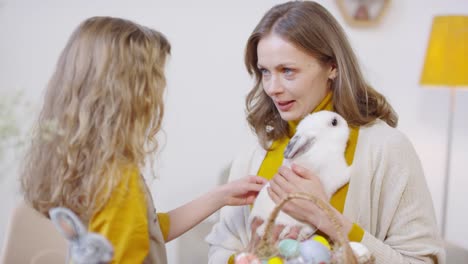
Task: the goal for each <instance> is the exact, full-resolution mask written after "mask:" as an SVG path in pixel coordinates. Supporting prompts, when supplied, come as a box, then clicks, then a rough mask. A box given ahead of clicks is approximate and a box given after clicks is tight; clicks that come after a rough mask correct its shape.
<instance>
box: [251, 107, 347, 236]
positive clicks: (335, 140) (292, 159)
mask: <svg viewBox="0 0 468 264" xmlns="http://www.w3.org/2000/svg"><path fill="white" fill-rule="evenodd" d="M334 119H335V120H336V126H333V123H334V122H333V120H334ZM348 136H349V128H348V124H347V122H346V120H344V119H343V117H341V116H340V115H339V114H337V113H334V112H330V111H320V112H316V113H314V114H310V115H308V116H306V117H305V118H304V119H303V120H302V121H301V122H300V123H299V125H298V126H297V129H296V134H295V135H294V137H293V138H292V139H291V140H290V142H289V145H288V146H287V148H286V150H285V159H284V161H283V165H286V166H289V165H290V164H291V163H295V164H297V165H300V166H303V167H305V168H307V169H309V170H311V171H313V172H314V173H315V175H317V176H318V177H319V178H320V181H321V182H322V185H323V187H324V189H325V193H326V195H327V198H328V199H330V197H331V196H332V195H333V194H334V193H335V192H336V191H337V190H338V189H339V188H341V187H342V186H343V185H345V184H346V183H347V182H348V181H349V167H348V166H347V163H346V160H345V157H344V153H345V149H346V143H347V141H348ZM268 186H269V184H267V185H265V187H263V189H262V190H261V191H260V193H259V195H258V197H257V199H256V201H255V203H254V206H253V209H252V211H251V213H250V216H249V222H250V223H252V220H253V218H254V217H259V218H261V219H263V220H264V224H262V225H261V226H260V227H259V228H258V229H257V233H258V234H259V235H260V236H262V235H263V233H264V229H265V223H266V221H267V219H268V217H269V216H270V214H271V212H272V211H273V209H274V207H275V203H274V202H273V200H271V198H270V196H269V194H268V191H267V187H268ZM276 224H282V225H285V229H284V231H283V233H282V234H281V236H280V238H283V237H284V235H286V234H287V233H289V231H290V228H291V227H293V226H299V227H302V229H301V233H300V237H299V238H300V239H304V238H307V237H309V236H310V235H312V234H313V233H314V232H315V228H312V227H310V226H308V225H306V224H303V223H300V222H298V221H297V220H295V219H294V218H292V217H291V216H289V215H287V214H285V213H283V212H280V213H279V214H278V217H277V218H276Z"/></svg>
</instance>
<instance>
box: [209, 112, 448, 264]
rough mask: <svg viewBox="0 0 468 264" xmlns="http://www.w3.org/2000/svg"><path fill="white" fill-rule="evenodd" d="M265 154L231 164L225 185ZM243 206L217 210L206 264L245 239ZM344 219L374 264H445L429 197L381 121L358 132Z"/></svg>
mask: <svg viewBox="0 0 468 264" xmlns="http://www.w3.org/2000/svg"><path fill="white" fill-rule="evenodd" d="M265 154H266V151H265V150H264V149H262V148H261V147H260V146H256V147H255V148H254V149H253V150H251V151H250V152H248V153H247V154H244V155H241V156H239V157H238V158H237V159H236V160H234V162H233V164H232V168H231V171H230V176H229V180H230V181H231V180H235V179H238V178H240V177H243V176H246V175H255V174H256V173H257V171H258V169H259V167H260V165H261V163H262V161H263V159H264V157H265ZM249 212H250V209H249V207H248V206H238V207H233V206H227V207H224V208H223V209H221V214H220V220H219V222H218V223H217V224H215V226H214V227H213V229H212V230H211V232H210V234H208V236H207V237H206V241H207V242H208V243H209V244H210V249H209V263H210V264H224V263H227V260H228V259H229V257H230V256H231V255H232V254H234V253H237V252H239V251H242V250H243V249H244V248H245V247H246V246H247V244H248V241H249V239H250V228H249V226H248V217H249ZM344 215H345V216H346V217H347V218H348V219H349V220H351V221H352V222H355V223H358V224H359V225H360V226H361V227H362V228H363V229H364V230H365V234H364V237H363V239H362V241H361V243H363V244H364V245H366V246H367V247H368V248H369V249H370V250H371V252H372V253H373V254H374V256H375V257H376V264H381V263H382V264H383V263H389V264H396V263H445V250H444V247H443V243H442V240H441V239H440V237H439V234H438V230H437V225H436V221H435V216H434V208H433V204H432V199H431V195H430V193H429V191H428V188H427V184H426V180H425V178H424V174H423V171H422V168H421V164H420V161H419V159H418V157H417V155H416V152H415V150H414V148H413V146H412V144H411V143H410V142H409V140H408V139H407V138H406V137H405V136H404V135H403V134H402V133H401V132H399V131H398V130H397V129H394V128H391V127H389V126H388V125H387V124H386V123H385V122H383V121H380V120H378V121H376V122H374V124H372V125H370V126H366V127H361V128H360V131H359V138H358V143H357V146H356V152H355V154H354V161H353V164H352V172H351V180H350V183H349V189H348V194H347V196H346V202H345V208H344Z"/></svg>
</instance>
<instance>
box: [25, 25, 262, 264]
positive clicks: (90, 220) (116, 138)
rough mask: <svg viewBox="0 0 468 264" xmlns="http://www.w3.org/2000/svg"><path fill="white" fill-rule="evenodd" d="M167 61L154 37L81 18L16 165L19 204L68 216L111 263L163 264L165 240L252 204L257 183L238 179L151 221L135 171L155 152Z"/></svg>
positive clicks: (161, 40) (164, 45) (162, 43)
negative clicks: (20, 165) (96, 239)
mask: <svg viewBox="0 0 468 264" xmlns="http://www.w3.org/2000/svg"><path fill="white" fill-rule="evenodd" d="M169 54H170V44H169V42H168V41H167V39H166V38H165V37H164V36H163V35H162V34H161V33H159V32H157V31H155V30H152V29H150V28H147V27H144V26H141V25H138V24H136V23H133V22H131V21H127V20H124V19H119V18H112V17H93V18H90V19H87V20H85V21H84V22H83V23H81V25H80V26H79V27H78V28H77V29H76V30H75V32H74V33H73V34H72V36H71V37H70V39H69V41H68V43H67V45H66V47H65V49H64V50H63V52H62V54H61V56H60V58H59V61H58V64H57V69H56V70H55V72H54V74H53V76H52V78H51V80H50V82H49V84H48V87H47V92H46V94H45V100H44V106H43V109H42V112H41V114H40V117H39V120H38V124H37V128H36V132H35V135H34V136H33V140H32V144H31V147H30V150H29V152H28V156H27V158H26V160H25V166H24V171H23V173H22V175H21V184H22V190H23V192H24V197H25V199H26V201H27V202H28V203H30V204H31V205H32V206H33V207H34V208H35V209H36V210H38V211H39V212H41V213H42V214H44V215H46V216H48V211H49V209H50V208H52V207H58V206H63V207H67V208H69V209H71V210H72V211H74V212H75V213H76V214H77V215H78V216H79V217H80V219H81V220H82V221H83V222H84V223H85V224H87V226H88V229H89V230H90V231H92V232H98V233H100V234H102V235H104V236H105V237H106V238H108V239H109V241H110V242H111V243H112V245H113V247H114V252H115V254H114V259H113V263H158V264H161V263H167V260H166V251H165V246H164V243H165V242H166V241H170V240H172V239H174V238H176V237H178V236H180V235H181V234H183V233H184V232H186V231H187V230H189V229H190V228H192V227H193V226H195V225H196V224H197V223H199V222H200V221H202V220H203V219H205V218H206V217H208V216H209V215H210V214H212V213H213V212H215V211H216V210H218V209H219V208H221V207H222V206H224V205H245V204H250V203H252V201H253V199H254V198H255V195H256V194H257V193H258V191H259V190H260V189H261V187H262V185H263V183H264V180H262V179H261V178H259V177H253V176H252V177H246V178H243V179H241V180H239V181H236V182H232V183H230V184H227V185H223V186H220V187H218V188H216V189H214V190H212V191H211V192H209V193H207V194H205V195H203V196H201V197H199V198H198V199H196V200H194V201H192V202H190V203H188V204H186V205H184V206H182V207H180V208H177V209H175V210H172V211H170V212H169V213H167V214H158V215H156V213H155V209H154V206H153V203H152V200H151V195H150V192H149V191H148V189H147V188H146V185H145V182H144V180H143V178H142V176H141V174H140V170H139V168H141V167H143V166H144V160H145V157H146V155H148V154H152V153H154V152H155V150H156V148H157V142H156V140H155V135H156V134H157V132H158V131H159V129H160V126H161V121H162V117H163V113H164V105H163V100H162V97H163V92H164V87H165V84H166V82H165V76H164V65H165V61H166V57H167V55H169ZM51 128H52V131H51Z"/></svg>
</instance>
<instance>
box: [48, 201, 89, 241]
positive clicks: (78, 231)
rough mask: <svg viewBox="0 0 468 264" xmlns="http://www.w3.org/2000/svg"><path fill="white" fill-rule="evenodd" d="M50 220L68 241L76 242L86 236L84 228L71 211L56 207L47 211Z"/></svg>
mask: <svg viewBox="0 0 468 264" xmlns="http://www.w3.org/2000/svg"><path fill="white" fill-rule="evenodd" d="M49 215H50V219H51V220H52V222H53V223H54V225H55V227H56V228H57V229H58V230H59V231H60V233H62V235H63V236H65V238H66V239H68V240H72V241H73V240H77V239H78V238H79V237H81V236H83V235H85V234H86V228H85V227H84V225H83V224H82V223H81V221H80V219H79V218H78V217H77V216H76V215H75V213H73V212H72V211H71V210H69V209H67V208H63V207H56V208H52V209H50V210H49Z"/></svg>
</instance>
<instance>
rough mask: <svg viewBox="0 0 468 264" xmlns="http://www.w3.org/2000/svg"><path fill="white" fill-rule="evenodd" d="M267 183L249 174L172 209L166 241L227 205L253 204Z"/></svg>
mask: <svg viewBox="0 0 468 264" xmlns="http://www.w3.org/2000/svg"><path fill="white" fill-rule="evenodd" d="M265 183H266V180H265V179H264V178H261V177H259V176H247V177H244V178H242V179H239V180H236V181H232V182H229V183H226V184H224V185H221V186H218V187H216V188H214V189H213V190H211V191H209V192H207V193H205V194H203V195H202V196H200V197H198V198H196V199H195V200H193V201H191V202H188V203H186V204H185V205H182V206H180V207H178V208H176V209H174V210H172V211H170V212H169V213H168V214H169V218H170V228H169V234H168V236H167V239H166V242H169V241H171V240H172V239H174V238H177V237H179V236H180V235H182V234H183V233H185V232H187V231H188V230H190V229H191V228H192V227H194V226H196V225H197V224H199V223H200V222H201V221H203V220H204V219H206V218H207V217H208V216H210V215H211V214H213V213H214V212H216V211H217V210H219V209H220V208H221V207H223V206H225V205H247V204H252V203H253V202H254V200H255V197H257V194H258V192H259V191H260V190H261V189H262V187H263V185H264V184H265Z"/></svg>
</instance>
